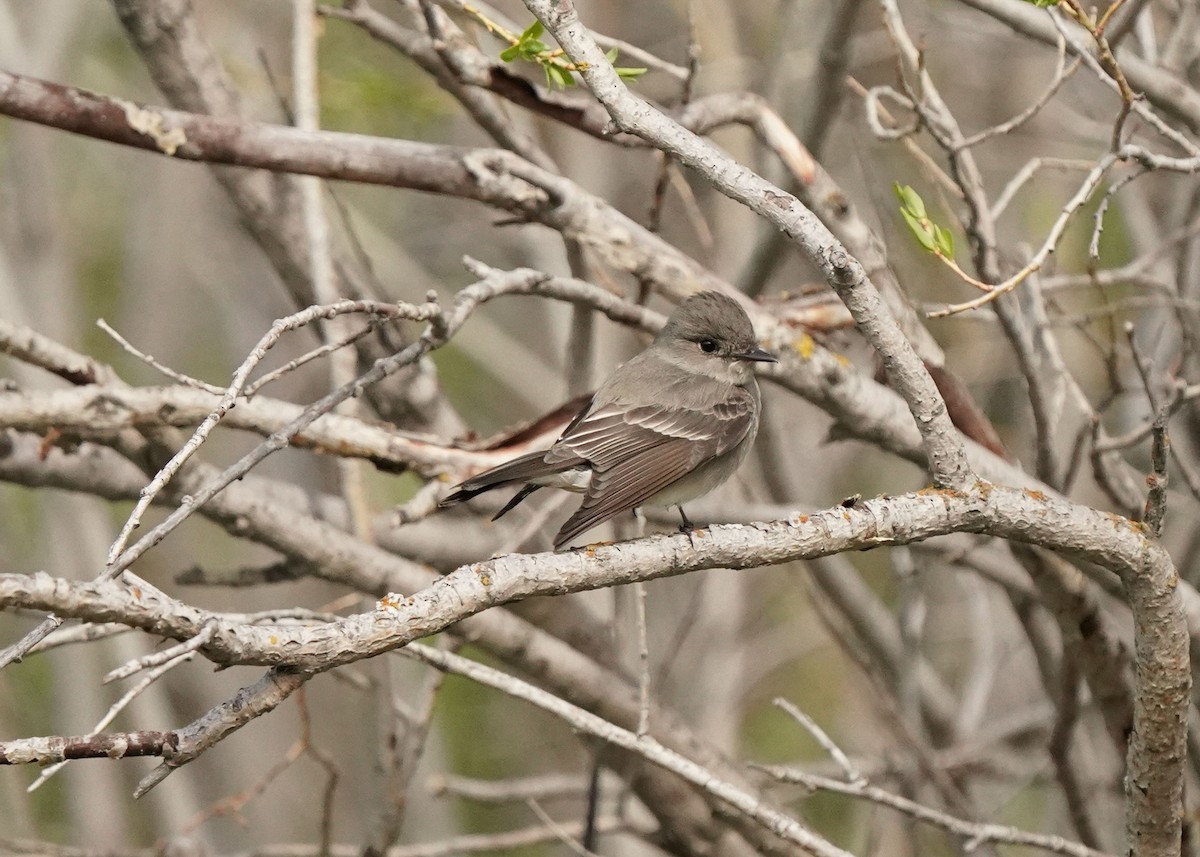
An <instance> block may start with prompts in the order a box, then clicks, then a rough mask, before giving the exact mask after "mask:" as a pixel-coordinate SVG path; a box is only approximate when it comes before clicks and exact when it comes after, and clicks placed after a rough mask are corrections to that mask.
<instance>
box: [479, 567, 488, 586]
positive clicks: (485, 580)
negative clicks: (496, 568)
mask: <svg viewBox="0 0 1200 857" xmlns="http://www.w3.org/2000/svg"><path fill="white" fill-rule="evenodd" d="M477 576H478V577H479V582H480V583H482V584H483V585H484V586H491V585H492V576H491V575H490V574H488V573H487V572H486V571H483V572H479V573H478V575H477Z"/></svg>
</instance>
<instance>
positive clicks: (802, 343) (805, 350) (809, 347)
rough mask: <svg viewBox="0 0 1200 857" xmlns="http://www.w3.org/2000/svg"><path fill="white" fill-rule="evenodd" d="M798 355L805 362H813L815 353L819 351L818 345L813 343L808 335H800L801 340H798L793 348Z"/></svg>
mask: <svg viewBox="0 0 1200 857" xmlns="http://www.w3.org/2000/svg"><path fill="white" fill-rule="evenodd" d="M792 348H794V349H795V351H796V353H797V354H799V355H800V357H801V358H802V359H804V360H811V359H812V356H813V352H814V351H816V350H817V344H816V343H815V342H813V338H812V337H811V336H809V335H808V334H807V333H802V334H800V338H799V339H797V340H796V343H795V345H793V346H792Z"/></svg>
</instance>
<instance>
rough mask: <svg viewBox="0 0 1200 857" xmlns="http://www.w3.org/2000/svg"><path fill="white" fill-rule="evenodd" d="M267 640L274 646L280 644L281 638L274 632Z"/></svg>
mask: <svg viewBox="0 0 1200 857" xmlns="http://www.w3.org/2000/svg"><path fill="white" fill-rule="evenodd" d="M267 642H268V643H270V644H271V645H272V646H277V645H279V638H278V637H276V636H275V635H274V634H272V635H271V636H269V637H267Z"/></svg>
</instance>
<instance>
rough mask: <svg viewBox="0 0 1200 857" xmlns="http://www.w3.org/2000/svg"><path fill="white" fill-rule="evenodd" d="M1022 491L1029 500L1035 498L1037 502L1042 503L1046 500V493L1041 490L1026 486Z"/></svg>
mask: <svg viewBox="0 0 1200 857" xmlns="http://www.w3.org/2000/svg"><path fill="white" fill-rule="evenodd" d="M1024 493H1025V496H1026V497H1028V498H1029V499H1030V500H1037V501H1038V502H1039V503H1044V502H1045V501H1046V495H1045V494H1044V493H1043V492H1041V491H1034V490H1033V489H1032V488H1026V489H1025V492H1024Z"/></svg>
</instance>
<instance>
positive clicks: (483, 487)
mask: <svg viewBox="0 0 1200 857" xmlns="http://www.w3.org/2000/svg"><path fill="white" fill-rule="evenodd" d="M545 458H546V450H544V449H539V450H537V451H536V452H529V453H526V454H525V455H519V456H517V457H516V458H514V459H513V460H512V461H506V462H504V463H503V464H501V465H498V466H496V467H493V468H492V469H491V470H485V471H484V472H483V473H480V474H477V475H475V476H472V477H471V478H470V479H467V480H466V481H464V482H462V483H461V484H459V485H456V486H455V488H454V491H453V492H451V493H450V494H447V495H446V496H445V497H443V498H442V500H441V502H439V503H438V505H439V506H442V507H446V506H456V505H458V504H459V503H463V502H465V501H467V500H470V499H471V498H472V497H477V496H478V495H480V494H483V493H485V492H487V491H491V490H492V489H493V488H503V487H504V486H506V485H516V484H518V483H524V482H529V481H531V480H533V479H539V478H541V477H543V476H548V475H549V474H551V473H554V472H555V471H556V470H557V469H558V468H555V467H552V466H551V465H548V464H546V461H545ZM528 493H532V492H528ZM528 493H525V495H524V496H522V497H521V499H522V500H523V499H525V497H526V496H528ZM518 502H519V501H518ZM509 508H512V507H511V506H509V507H506V508H505V509H504V512H507V511H508V509H509ZM501 514H503V512H501Z"/></svg>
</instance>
